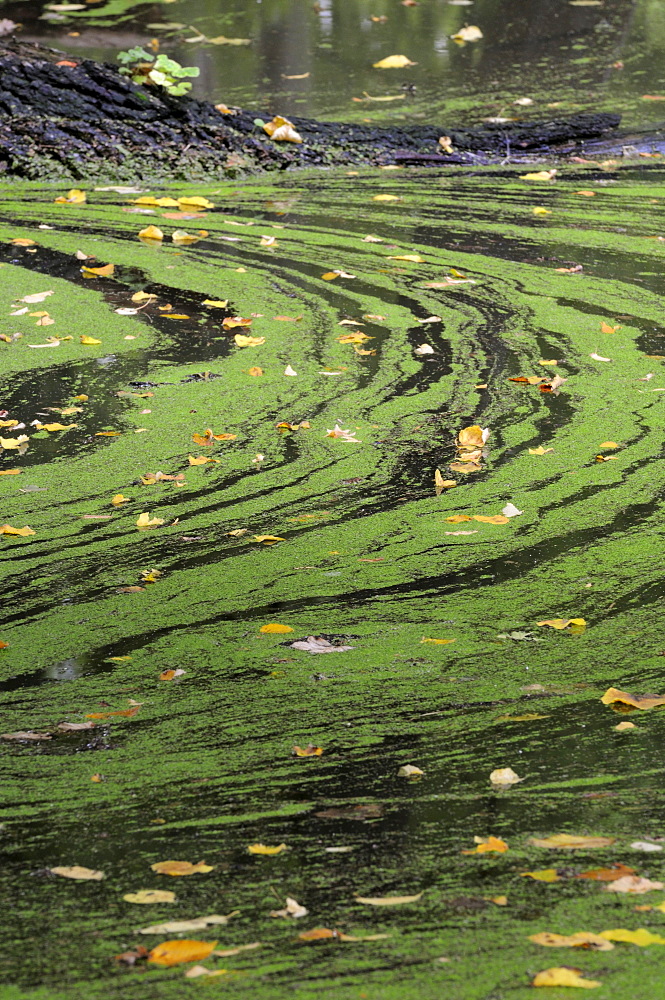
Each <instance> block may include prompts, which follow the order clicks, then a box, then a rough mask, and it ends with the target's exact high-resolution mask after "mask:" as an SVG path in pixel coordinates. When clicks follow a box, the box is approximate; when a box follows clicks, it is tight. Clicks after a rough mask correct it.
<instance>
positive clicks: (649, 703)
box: [600, 688, 665, 709]
mask: <svg viewBox="0 0 665 1000" xmlns="http://www.w3.org/2000/svg"><path fill="white" fill-rule="evenodd" d="M600 700H601V701H602V703H603V705H617V704H620V705H630V706H631V707H632V708H641V709H648V708H659V707H660V706H661V705H665V697H660V698H659V697H657V696H650V695H640V694H635V695H634V694H628V693H627V692H626V691H620V690H619V689H618V688H608V689H607V691H606V692H605V694H604V695H603V697H602V698H601V699H600Z"/></svg>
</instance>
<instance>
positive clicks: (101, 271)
mask: <svg viewBox="0 0 665 1000" xmlns="http://www.w3.org/2000/svg"><path fill="white" fill-rule="evenodd" d="M114 271H115V265H114V264H104V265H103V267H82V268H81V274H82V275H83V277H84V278H110V277H111V275H112V274H113V272H114Z"/></svg>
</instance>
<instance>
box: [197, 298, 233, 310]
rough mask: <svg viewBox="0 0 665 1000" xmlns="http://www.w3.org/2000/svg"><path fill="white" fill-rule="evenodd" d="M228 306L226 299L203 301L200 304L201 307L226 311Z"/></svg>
mask: <svg viewBox="0 0 665 1000" xmlns="http://www.w3.org/2000/svg"><path fill="white" fill-rule="evenodd" d="M228 304H229V300H228V299H204V300H203V302H202V303H201V305H203V306H210V308H211V309H226V307H227V306H228Z"/></svg>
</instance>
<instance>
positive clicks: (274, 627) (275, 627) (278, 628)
mask: <svg viewBox="0 0 665 1000" xmlns="http://www.w3.org/2000/svg"><path fill="white" fill-rule="evenodd" d="M259 632H268V633H275V634H280V635H281V634H283V633H286V632H293V629H292V628H291V626H290V625H280V624H279V622H269V624H268V625H262V626H261V628H260V629H259Z"/></svg>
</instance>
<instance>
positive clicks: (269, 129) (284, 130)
mask: <svg viewBox="0 0 665 1000" xmlns="http://www.w3.org/2000/svg"><path fill="white" fill-rule="evenodd" d="M263 131H264V132H265V133H266V134H267V135H269V136H270V138H271V139H274V140H275V141H276V142H302V136H300V135H299V134H298V133H297V132H296V130H295V128H294V125H293V122H291V121H289V119H288V118H282V116H281V115H275V117H274V118H273V119H272V121H269V122H265V124H264V126H263Z"/></svg>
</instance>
